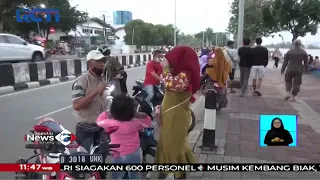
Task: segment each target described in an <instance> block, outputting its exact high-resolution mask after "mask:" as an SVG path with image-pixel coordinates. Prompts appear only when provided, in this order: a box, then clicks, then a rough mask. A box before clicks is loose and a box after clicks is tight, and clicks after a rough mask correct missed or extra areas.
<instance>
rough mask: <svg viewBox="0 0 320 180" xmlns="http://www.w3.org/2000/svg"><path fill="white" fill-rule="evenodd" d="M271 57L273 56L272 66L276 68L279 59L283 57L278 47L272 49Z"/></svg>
mask: <svg viewBox="0 0 320 180" xmlns="http://www.w3.org/2000/svg"><path fill="white" fill-rule="evenodd" d="M272 57H273V60H274V67H275V68H278V64H279V60H280V59H281V58H282V57H283V56H282V53H281V52H280V50H279V48H276V49H275V50H274V51H273V54H272Z"/></svg>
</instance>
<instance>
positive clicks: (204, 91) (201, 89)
mask: <svg viewBox="0 0 320 180" xmlns="http://www.w3.org/2000/svg"><path fill="white" fill-rule="evenodd" d="M200 92H201V94H202V95H206V92H207V84H206V83H203V84H201V86H200Z"/></svg>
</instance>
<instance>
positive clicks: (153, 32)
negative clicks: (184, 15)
mask: <svg viewBox="0 0 320 180" xmlns="http://www.w3.org/2000/svg"><path fill="white" fill-rule="evenodd" d="M124 30H125V33H126V35H125V36H124V41H125V43H126V44H128V45H132V44H134V45H137V46H142V45H171V46H172V45H173V40H174V27H173V25H172V24H168V25H161V24H156V25H155V24H152V23H146V22H144V21H142V20H140V19H137V20H133V21H130V22H128V23H127V24H126V25H125V26H124ZM178 33H179V32H178V31H177V34H178Z"/></svg>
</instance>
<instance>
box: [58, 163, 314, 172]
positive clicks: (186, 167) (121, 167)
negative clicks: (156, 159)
mask: <svg viewBox="0 0 320 180" xmlns="http://www.w3.org/2000/svg"><path fill="white" fill-rule="evenodd" d="M60 170H61V171H166V172H173V171H185V172H195V171H284V172H286V171H294V172H295V171H311V172H314V171H320V164H61V167H60Z"/></svg>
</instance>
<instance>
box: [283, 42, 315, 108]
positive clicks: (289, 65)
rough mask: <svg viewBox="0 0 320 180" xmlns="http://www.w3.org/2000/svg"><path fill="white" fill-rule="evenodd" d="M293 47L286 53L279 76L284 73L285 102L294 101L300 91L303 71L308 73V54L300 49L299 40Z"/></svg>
mask: <svg viewBox="0 0 320 180" xmlns="http://www.w3.org/2000/svg"><path fill="white" fill-rule="evenodd" d="M293 45H294V47H293V48H292V49H290V50H289V51H288V52H287V53H286V56H285V57H284V62H283V65H282V68H281V76H282V75H283V74H284V73H285V76H284V79H285V82H286V96H285V100H289V101H291V102H294V101H296V99H295V97H296V96H297V95H298V93H299V91H300V85H301V83H302V74H303V71H305V72H308V71H309V67H308V54H307V52H306V51H305V50H304V49H302V48H301V40H299V39H297V40H295V41H294V42H293Z"/></svg>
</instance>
